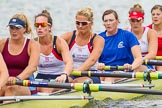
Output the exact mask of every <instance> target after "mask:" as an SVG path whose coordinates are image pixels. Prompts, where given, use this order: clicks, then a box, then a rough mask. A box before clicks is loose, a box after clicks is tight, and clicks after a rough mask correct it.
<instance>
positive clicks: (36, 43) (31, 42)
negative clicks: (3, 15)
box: [29, 39, 39, 47]
mask: <svg viewBox="0 0 162 108" xmlns="http://www.w3.org/2000/svg"><path fill="white" fill-rule="evenodd" d="M29 44H30V46H31V47H33V46H35V47H37V46H39V43H38V42H37V41H35V40H34V39H30V42H29Z"/></svg>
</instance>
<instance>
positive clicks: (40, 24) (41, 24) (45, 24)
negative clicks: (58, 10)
mask: <svg viewBox="0 0 162 108" xmlns="http://www.w3.org/2000/svg"><path fill="white" fill-rule="evenodd" d="M47 25H50V24H49V23H46V22H42V23H35V24H34V26H35V27H37V28H38V27H39V26H41V27H47Z"/></svg>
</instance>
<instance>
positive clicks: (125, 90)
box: [101, 86, 162, 95]
mask: <svg viewBox="0 0 162 108" xmlns="http://www.w3.org/2000/svg"><path fill="white" fill-rule="evenodd" d="M101 89H102V90H101V91H111V92H123V93H140V94H153V95H162V90H151V89H139V88H121V87H110V88H108V87H104V86H103V87H102V88H101Z"/></svg>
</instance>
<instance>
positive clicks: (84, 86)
mask: <svg viewBox="0 0 162 108" xmlns="http://www.w3.org/2000/svg"><path fill="white" fill-rule="evenodd" d="M13 84H15V85H21V86H33V87H48V88H68V89H74V90H77V91H83V92H84V93H89V92H98V91H109V92H124V93H140V94H153V95H162V91H161V90H151V89H139V88H124V87H109V86H106V85H104V86H103V85H100V84H89V83H51V82H49V83H48V82H45V83H44V82H38V81H29V80H22V81H20V80H15V81H14V83H13Z"/></svg>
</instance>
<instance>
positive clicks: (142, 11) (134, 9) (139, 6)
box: [129, 3, 145, 15]
mask: <svg viewBox="0 0 162 108" xmlns="http://www.w3.org/2000/svg"><path fill="white" fill-rule="evenodd" d="M134 11H135V12H141V13H142V14H143V15H144V14H145V13H144V10H143V9H142V6H141V5H140V4H139V3H137V4H134V6H133V7H131V8H130V10H129V13H131V12H134Z"/></svg>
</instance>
